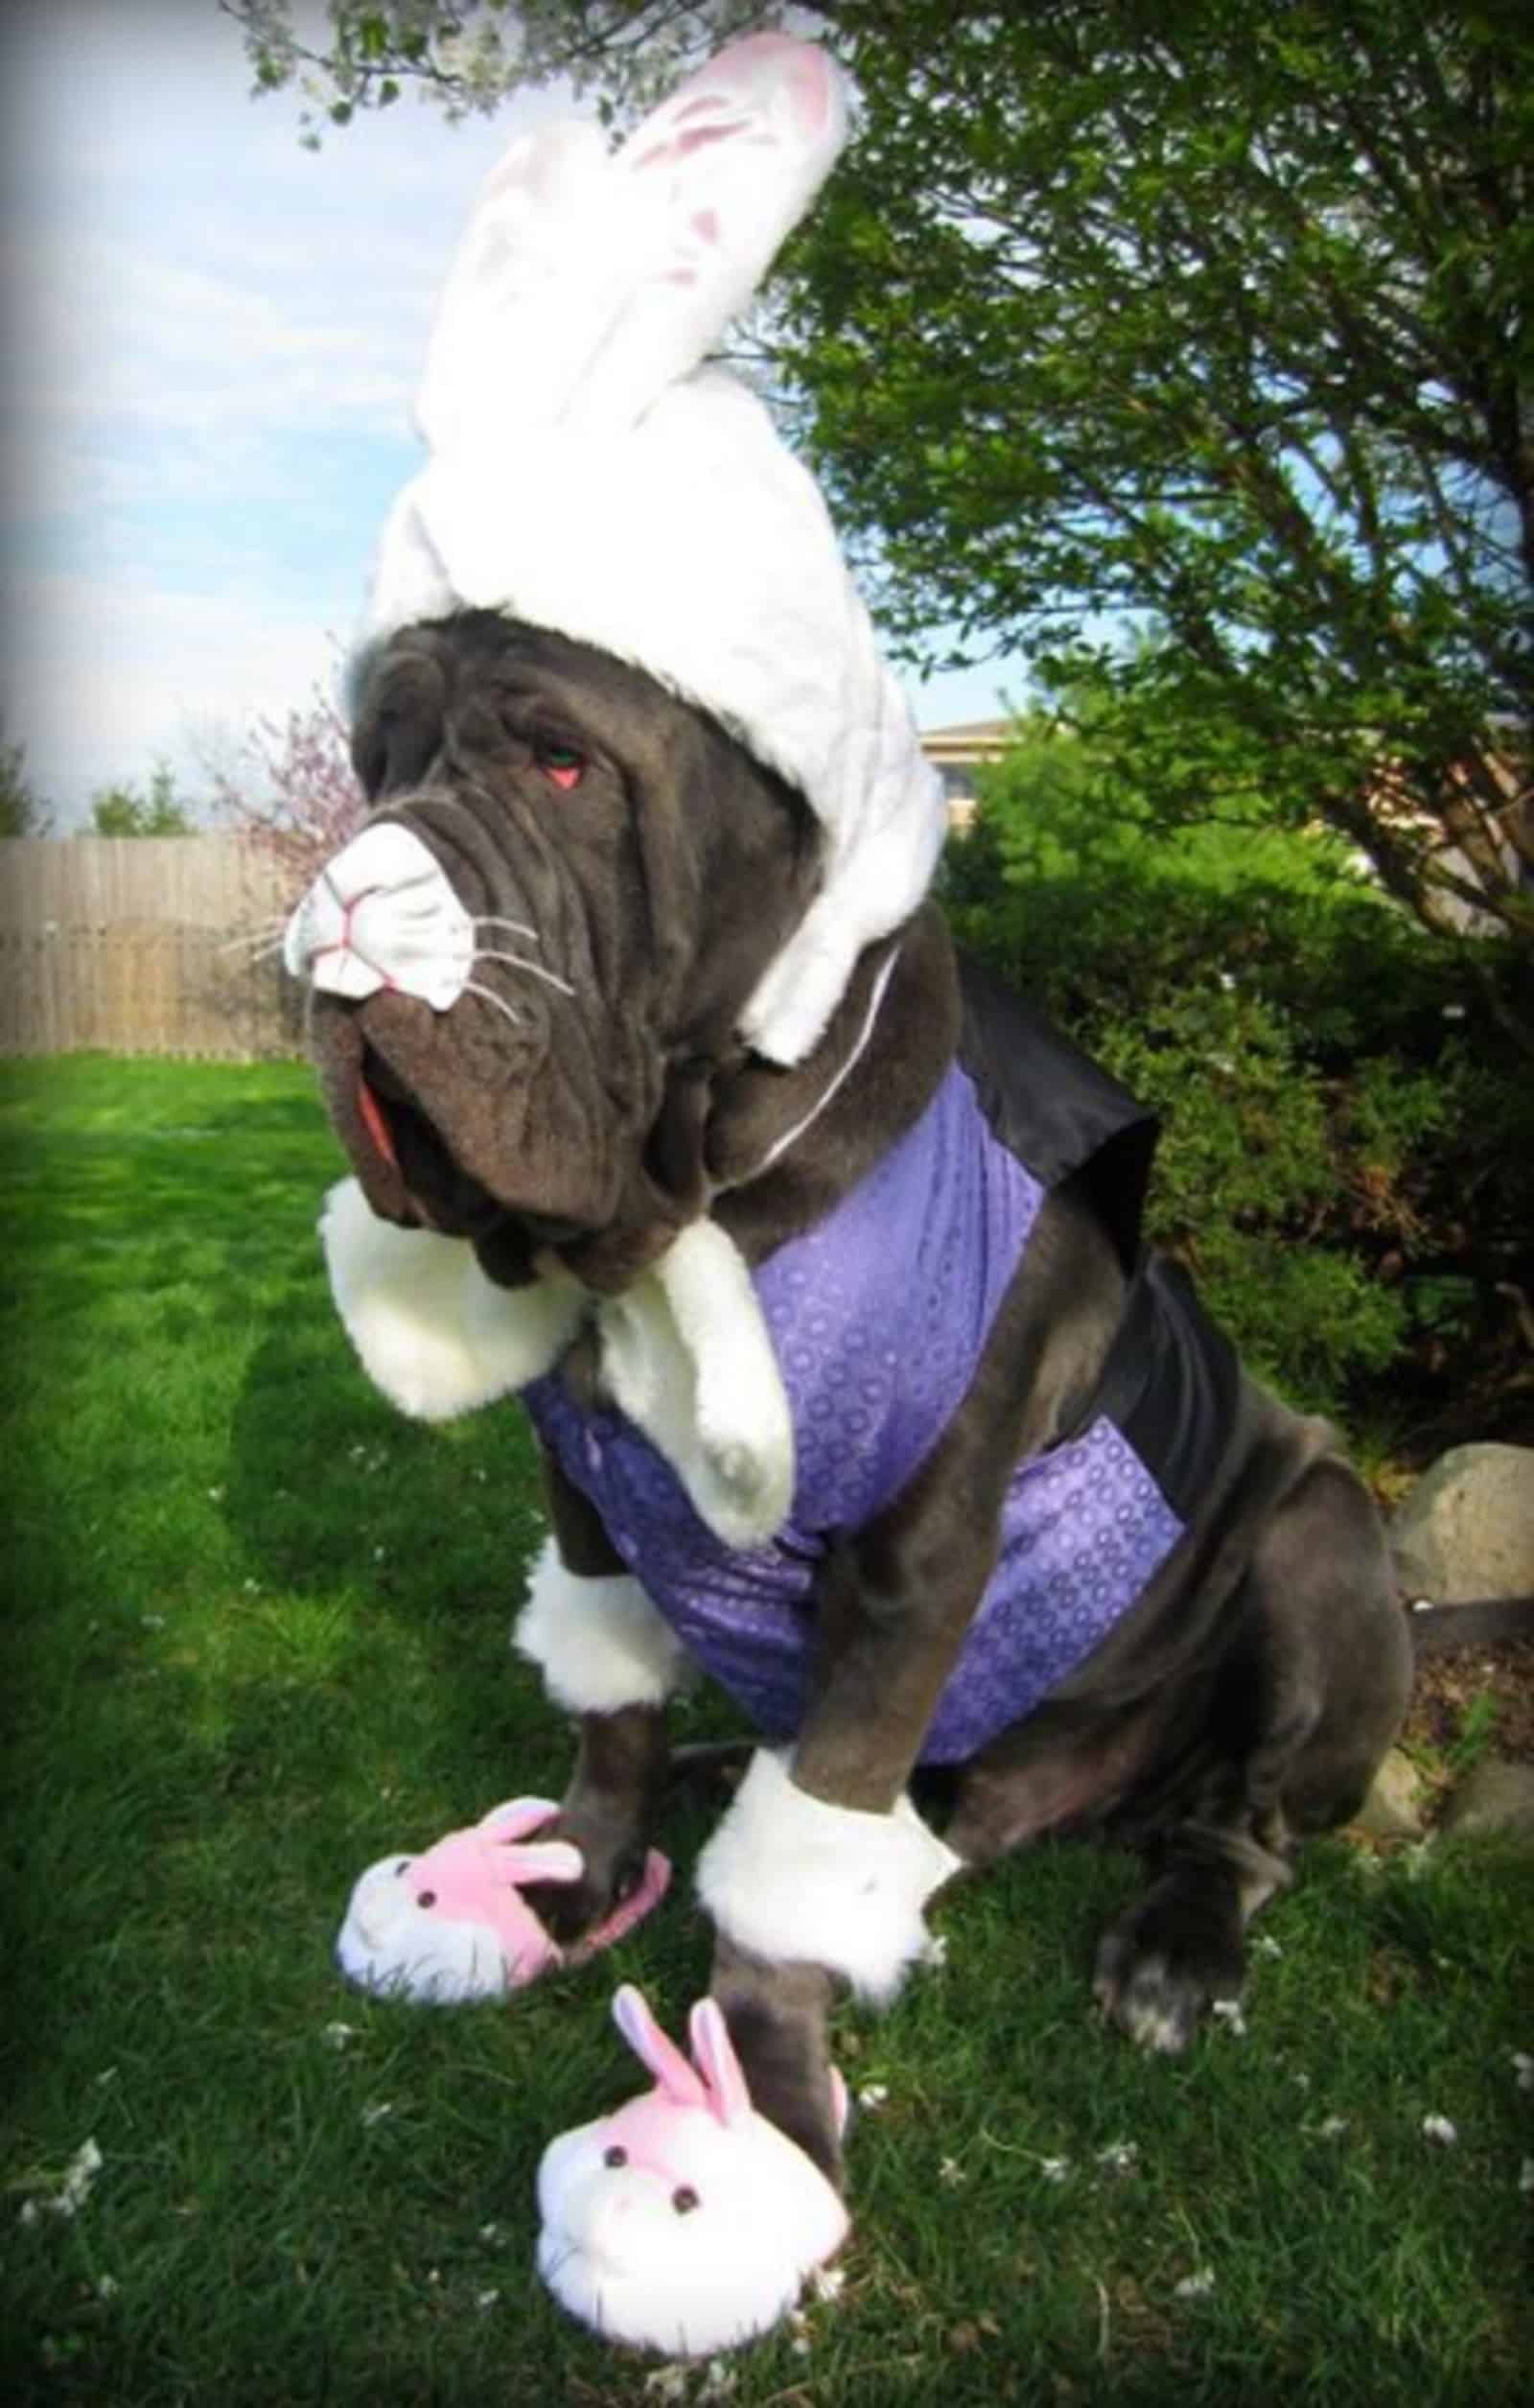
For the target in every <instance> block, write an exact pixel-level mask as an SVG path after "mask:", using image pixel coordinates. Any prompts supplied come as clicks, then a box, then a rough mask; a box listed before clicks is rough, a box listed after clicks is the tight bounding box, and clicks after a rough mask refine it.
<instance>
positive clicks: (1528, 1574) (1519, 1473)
mask: <svg viewBox="0 0 1534 2408" xmlns="http://www.w3.org/2000/svg"><path fill="white" fill-rule="evenodd" d="M1390 1545H1391V1549H1392V1551H1393V1553H1394V1555H1395V1557H1396V1561H1397V1565H1398V1567H1399V1571H1400V1577H1401V1578H1402V1581H1403V1582H1404V1584H1405V1585H1406V1587H1407V1588H1408V1589H1409V1590H1411V1591H1412V1592H1413V1593H1420V1594H1421V1595H1422V1596H1424V1597H1430V1598H1433V1599H1435V1600H1436V1601H1438V1602H1439V1603H1441V1604H1448V1603H1453V1601H1455V1600H1456V1599H1457V1600H1459V1601H1466V1600H1468V1599H1471V1598H1480V1597H1522V1596H1527V1595H1529V1594H1531V1593H1534V1447H1527V1446H1500V1445H1491V1444H1488V1445H1480V1446H1454V1447H1451V1448H1450V1450H1449V1452H1448V1454H1447V1455H1441V1456H1440V1457H1439V1459H1438V1461H1437V1462H1436V1463H1434V1464H1432V1465H1431V1467H1430V1468H1429V1470H1428V1471H1425V1472H1424V1473H1423V1476H1422V1478H1421V1479H1420V1480H1419V1481H1418V1482H1417V1484H1416V1486H1415V1487H1414V1488H1412V1489H1411V1491H1410V1493H1409V1494H1408V1495H1407V1496H1406V1499H1405V1500H1404V1502H1403V1503H1402V1505H1401V1506H1400V1508H1398V1510H1397V1511H1396V1513H1395V1515H1394V1518H1393V1519H1392V1521H1391V1524H1390Z"/></svg>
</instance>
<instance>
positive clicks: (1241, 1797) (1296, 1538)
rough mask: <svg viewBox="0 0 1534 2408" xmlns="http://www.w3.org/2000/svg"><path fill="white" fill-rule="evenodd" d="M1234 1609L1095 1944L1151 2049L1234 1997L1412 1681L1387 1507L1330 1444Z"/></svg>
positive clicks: (1274, 1528)
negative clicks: (1269, 1923)
mask: <svg viewBox="0 0 1534 2408" xmlns="http://www.w3.org/2000/svg"><path fill="white" fill-rule="evenodd" d="M1230 1612H1231V1627H1232V1639H1231V1643H1230V1646H1229V1648H1228V1649H1227V1650H1226V1652H1225V1655H1224V1658H1223V1661H1222V1663H1221V1664H1220V1669H1219V1672H1218V1673H1217V1676H1216V1679H1215V1683H1214V1687H1213V1689H1212V1692H1211V1695H1210V1700H1209V1707H1208V1714H1207V1718H1206V1720H1205V1725H1204V1728H1203V1729H1202V1731H1201V1732H1199V1733H1197V1734H1196V1735H1195V1738H1194V1742H1193V1744H1192V1745H1191V1746H1189V1747H1188V1748H1187V1749H1186V1752H1185V1755H1184V1757H1183V1760H1182V1769H1181V1777H1180V1778H1178V1779H1176V1780H1174V1782H1173V1784H1172V1785H1171V1786H1170V1788H1169V1790H1168V1791H1167V1793H1166V1796H1165V1809H1166V1811H1165V1814H1164V1817H1163V1815H1162V1813H1161V1812H1160V1811H1159V1809H1158V1816H1157V1820H1158V1824H1159V1828H1158V1829H1156V1830H1155V1831H1153V1832H1152V1833H1150V1834H1142V1836H1143V1837H1147V1838H1148V1839H1149V1841H1150V1851H1151V1855H1152V1860H1153V1861H1154V1863H1155V1865H1156V1872H1155V1878H1154V1879H1153V1881H1152V1883H1151V1888H1150V1890H1149V1891H1148V1892H1147V1893H1146V1894H1145V1895H1144V1896H1143V1897H1142V1898H1140V1899H1139V1900H1137V1901H1136V1902H1135V1904H1134V1905H1132V1906H1131V1907H1130V1908H1129V1909H1128V1910H1127V1912H1126V1913H1125V1914H1124V1915H1122V1916H1121V1917H1120V1918H1119V1919H1118V1921H1117V1922H1115V1923H1114V1924H1113V1925H1112V1926H1111V1927H1110V1929H1108V1931H1107V1932H1106V1933H1105V1934H1104V1939H1103V1941H1102V1943H1101V1946H1100V1948H1099V1951H1098V1957H1097V1969H1096V1981H1095V1985H1094V1986H1095V1991H1096V1995H1097V1998H1098V2000H1099V2003H1100V2004H1101V2005H1102V2007H1103V2008H1104V2012H1105V2013H1106V2014H1107V2015H1108V2016H1109V2017H1110V2018H1111V2020H1112V2021H1113V2022H1115V2023H1117V2024H1118V2025H1119V2026H1120V2027H1121V2028H1122V2029H1123V2030H1125V2031H1127V2033H1128V2034H1129V2035H1130V2037H1131V2038H1132V2039H1134V2040H1136V2041H1138V2042H1139V2043H1140V2044H1141V2045H1142V2046H1146V2047H1151V2048H1158V2049H1166V2050H1177V2049H1181V2048H1184V2047H1186V2046H1187V2045H1188V2043H1189V2041H1190V2040H1191V2039H1192V2038H1193V2035H1194V2033H1195V2031H1196V2029H1197V2025H1198V2023H1199V2022H1200V2020H1201V2018H1202V2016H1203V2015H1204V2014H1205V2013H1206V2011H1208V2010H1209V2009H1210V2008H1212V2007H1220V2006H1228V2007H1233V2006H1234V2004H1235V2002H1236V2001H1237V2000H1238V1999H1239V1998H1240V1995H1241V1990H1242V1986H1243V1978H1244V1974H1245V1931H1246V1927H1247V1925H1248V1924H1249V1923H1250V1921H1251V1918H1252V1917H1253V1915H1254V1914H1256V1913H1257V1911H1258V1909H1259V1908H1260V1907H1261V1906H1262V1905H1264V1904H1265V1903H1266V1902H1267V1899H1269V1898H1270V1897H1271V1896H1272V1895H1273V1893H1274V1891H1275V1890H1277V1889H1279V1888H1281V1887H1283V1886H1284V1885H1285V1884H1287V1883H1288V1882H1289V1881H1290V1879H1291V1878H1292V1875H1291V1871H1290V1859H1291V1857H1292V1854H1293V1850H1294V1846H1295V1843H1296V1841H1297V1840H1298V1839H1300V1838H1302V1837H1303V1836H1304V1835H1306V1834H1307V1833H1311V1832H1316V1831H1322V1830H1325V1829H1328V1828H1330V1827H1331V1826H1333V1825H1335V1824H1337V1823H1341V1822H1345V1821H1346V1820H1347V1818H1348V1817H1349V1816H1350V1815H1351V1814H1353V1813H1355V1812H1357V1811H1358V1808H1359V1807H1360V1804H1361V1803H1362V1800H1363V1798H1364V1796H1365V1794H1366V1792H1367V1789H1368V1786H1369V1782H1370V1780H1371V1778H1372V1777H1373V1774H1374V1771H1375V1769H1376V1767H1377V1765H1379V1762H1380V1760H1381V1758H1382V1757H1383V1754H1384V1752H1385V1750H1386V1748H1387V1747H1388V1746H1389V1744H1390V1742H1391V1741H1392V1739H1393V1738H1394V1736H1395V1733H1396V1731H1397V1729H1398V1728H1399V1726H1400V1723H1401V1719H1402V1718H1403V1716H1404V1714H1405V1712H1406V1700H1407V1696H1408V1694H1409V1690H1410V1681H1411V1651H1410V1644H1409V1636H1408V1633H1407V1630H1406V1624H1405V1618H1404V1617H1403V1615H1402V1614H1401V1611H1400V1609H1399V1606H1398V1604H1397V1602H1396V1598H1395V1592H1394V1583H1393V1580H1392V1578H1391V1575H1390V1568H1389V1562H1388V1557H1387V1555H1386V1553H1385V1548H1384V1542H1383V1533H1382V1531H1381V1529H1380V1524H1379V1519H1378V1516H1377V1515H1376V1513H1375V1510H1374V1507H1373V1505H1372V1503H1371V1501H1370V1499H1369V1497H1368V1496H1367V1494H1366V1492H1365V1490H1364V1489H1363V1487H1362V1486H1361V1485H1360V1482H1359V1481H1358V1480H1357V1479H1356V1478H1355V1476H1354V1475H1353V1473H1352V1472H1351V1471H1350V1470H1349V1469H1348V1467H1347V1466H1346V1464H1344V1463H1343V1462H1341V1461H1339V1460H1338V1459H1337V1458H1336V1457H1332V1456H1323V1457H1321V1458H1320V1459H1318V1460H1317V1461H1314V1462H1313V1463H1312V1464H1311V1465H1310V1467H1309V1468H1308V1469H1307V1470H1306V1471H1305V1472H1304V1473H1302V1475H1301V1476H1300V1478H1299V1480H1298V1481H1297V1482H1296V1483H1295V1485H1294V1487H1293V1488H1292V1489H1291V1490H1290V1494H1289V1495H1288V1497H1286V1498H1285V1499H1284V1501H1283V1502H1282V1504H1281V1505H1280V1506H1279V1507H1278V1508H1277V1509H1276V1511H1275V1512H1274V1514H1273V1516H1272V1518H1271V1520H1270V1522H1269V1523H1268V1525H1267V1529H1266V1530H1265V1531H1264V1533H1263V1535H1262V1537H1261V1539H1260V1540H1259V1542H1258V1545H1257V1547H1256V1549H1255V1551H1254V1553H1253V1556H1252V1560H1251V1563H1250V1565H1249V1567H1248V1570H1247V1572H1246V1575H1245V1577H1244V1578H1243V1583H1242V1586H1241V1589H1240V1590H1239V1592H1238V1594H1237V1596H1236V1597H1235V1598H1234V1599H1233V1600H1232V1604H1231V1609H1230ZM1155 1786H1156V1785H1155V1781H1154V1776H1153V1775H1152V1781H1151V1788H1152V1790H1153V1789H1154V1788H1155Z"/></svg>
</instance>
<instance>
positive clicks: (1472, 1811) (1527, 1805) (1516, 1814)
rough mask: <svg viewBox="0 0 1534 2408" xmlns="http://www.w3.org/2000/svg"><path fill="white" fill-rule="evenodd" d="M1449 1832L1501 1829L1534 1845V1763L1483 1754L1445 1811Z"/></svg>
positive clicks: (1477, 1831) (1509, 1835)
mask: <svg viewBox="0 0 1534 2408" xmlns="http://www.w3.org/2000/svg"><path fill="white" fill-rule="evenodd" d="M1443 1828H1444V1830H1445V1831H1446V1832H1455V1833H1459V1834H1463V1833H1466V1832H1471V1833H1476V1834H1480V1833H1483V1832H1497V1833H1500V1834H1504V1835H1506V1836H1508V1837H1509V1838H1514V1839H1522V1840H1523V1841H1524V1842H1526V1844H1527V1845H1528V1846H1530V1847H1534V1765H1518V1764H1511V1763H1506V1762H1504V1761H1503V1759H1502V1758H1501V1757H1499V1756H1483V1757H1482V1758H1481V1760H1480V1762H1479V1764H1478V1765H1473V1766H1472V1768H1471V1770H1470V1771H1469V1772H1468V1773H1467V1774H1466V1775H1465V1778H1464V1780H1463V1781H1462V1782H1461V1783H1460V1785H1459V1787H1458V1788H1457V1789H1456V1790H1455V1791H1454V1794H1453V1797H1452V1798H1451V1800H1450V1802H1449V1805H1448V1807H1447V1808H1446V1809H1445V1812H1444V1819H1443Z"/></svg>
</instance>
